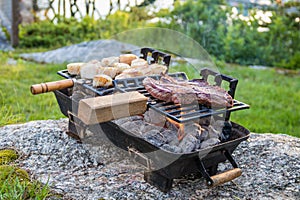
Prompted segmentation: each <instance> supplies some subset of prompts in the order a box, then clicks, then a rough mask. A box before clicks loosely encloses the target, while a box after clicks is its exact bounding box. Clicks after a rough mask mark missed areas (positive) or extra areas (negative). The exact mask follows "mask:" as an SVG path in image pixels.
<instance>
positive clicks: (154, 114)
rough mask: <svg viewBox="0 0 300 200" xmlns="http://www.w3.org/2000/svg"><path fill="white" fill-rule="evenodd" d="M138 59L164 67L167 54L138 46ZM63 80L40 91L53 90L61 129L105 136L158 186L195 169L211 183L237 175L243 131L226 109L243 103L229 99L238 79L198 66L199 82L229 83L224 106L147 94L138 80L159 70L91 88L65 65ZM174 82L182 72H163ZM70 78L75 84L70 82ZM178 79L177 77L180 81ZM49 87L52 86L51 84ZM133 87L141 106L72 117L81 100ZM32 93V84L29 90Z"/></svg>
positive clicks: (168, 184)
mask: <svg viewBox="0 0 300 200" xmlns="http://www.w3.org/2000/svg"><path fill="white" fill-rule="evenodd" d="M140 58H143V59H145V60H147V61H148V62H149V63H157V62H162V63H163V64H164V65H165V66H169V64H170V59H171V56H170V55H168V54H165V53H163V52H160V51H157V50H154V49H151V48H142V49H141V55H140ZM58 74H59V75H61V76H62V77H64V78H66V79H67V80H64V81H68V84H67V88H63V87H61V86H60V84H58V85H57V84H56V85H55V84H41V91H40V92H41V93H42V92H47V91H50V90H52V91H54V94H55V96H56V99H57V102H58V104H59V106H60V109H61V112H62V113H63V114H64V115H65V116H67V117H68V118H69V125H68V132H67V134H68V135H70V136H72V137H74V138H75V139H77V140H83V139H84V138H85V137H87V134H86V133H87V131H89V132H91V133H93V134H95V135H100V136H101V135H105V137H106V138H108V139H109V140H110V141H111V142H112V143H113V144H114V145H116V146H117V147H119V148H122V149H124V150H126V151H128V152H129V154H130V155H131V156H132V157H133V158H134V159H135V160H136V161H138V162H139V163H141V164H143V165H144V166H145V167H146V169H145V171H144V179H145V181H147V182H148V183H150V184H151V185H154V186H156V187H157V188H158V189H160V190H161V191H164V192H167V191H169V190H170V189H171V188H172V183H173V179H176V178H180V177H182V176H184V175H190V174H200V175H202V176H203V177H204V178H205V179H206V181H207V184H208V185H209V186H216V185H219V184H222V183H225V182H228V181H231V180H232V179H234V178H236V177H238V176H240V175H241V173H242V172H241V169H240V168H238V165H237V163H236V162H235V160H234V159H233V157H232V153H233V151H234V150H235V148H236V147H237V146H238V145H239V144H240V143H241V142H242V141H244V140H247V139H248V137H249V133H250V132H249V130H247V129H246V128H244V127H243V126H241V125H239V124H237V123H234V122H231V121H230V113H231V112H233V111H237V110H241V109H247V108H249V106H248V105H247V104H244V103H242V102H240V101H237V100H235V99H234V95H235V90H236V87H237V83H238V80H237V79H234V78H231V77H229V76H226V75H224V74H219V73H217V72H214V71H212V70H210V69H206V68H205V69H202V70H201V72H200V76H201V77H202V80H201V81H205V82H206V83H207V82H208V79H209V77H213V80H214V85H216V86H219V87H221V85H222V82H227V83H228V85H229V88H228V91H227V92H228V94H229V95H230V96H231V97H232V99H233V101H232V105H231V106H230V107H213V106H207V105H206V106H205V105H203V104H199V103H195V102H194V103H191V104H182V103H174V102H166V101H163V100H159V99H158V98H155V97H153V95H151V94H150V93H149V91H148V90H147V89H145V86H144V84H143V81H144V80H145V79H146V78H149V77H150V78H152V79H151V80H156V81H159V80H161V79H162V78H163V77H162V76H163V75H152V76H147V77H145V76H138V77H132V78H124V79H117V80H114V85H113V87H110V88H105V87H100V88H96V87H93V85H92V81H91V80H87V79H80V77H78V76H73V75H70V74H69V73H68V71H67V70H62V71H59V72H58ZM167 76H168V77H170V79H172V80H174V81H175V80H176V81H186V83H188V84H189V83H190V82H189V80H188V77H187V75H186V74H185V73H184V72H177V73H168V74H167ZM74 82H75V84H74ZM180 84H181V82H180ZM51 87H52V88H51ZM131 91H138V92H139V93H141V94H143V95H144V96H146V97H148V102H147V111H146V112H145V113H144V114H143V115H136V116H130V117H124V118H121V119H115V120H111V121H107V122H103V123H97V124H86V123H84V122H83V121H82V120H81V119H80V118H79V117H78V114H79V113H78V107H79V102H80V101H81V100H82V99H87V98H93V97H97V96H107V95H112V94H115V93H126V92H131ZM32 92H33V89H32ZM226 160H228V161H229V162H230V163H231V165H232V167H233V169H231V170H228V171H226V172H223V173H219V174H217V168H218V164H219V163H221V162H225V161H226Z"/></svg>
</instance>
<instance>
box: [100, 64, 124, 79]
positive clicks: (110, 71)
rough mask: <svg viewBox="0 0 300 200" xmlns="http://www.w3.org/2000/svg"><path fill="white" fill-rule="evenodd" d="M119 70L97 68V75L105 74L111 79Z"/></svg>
mask: <svg viewBox="0 0 300 200" xmlns="http://www.w3.org/2000/svg"><path fill="white" fill-rule="evenodd" d="M119 71H120V70H119V69H118V68H116V67H101V66H100V67H99V68H98V74H105V75H107V76H110V77H111V78H115V77H116V75H117V74H118V73H119Z"/></svg>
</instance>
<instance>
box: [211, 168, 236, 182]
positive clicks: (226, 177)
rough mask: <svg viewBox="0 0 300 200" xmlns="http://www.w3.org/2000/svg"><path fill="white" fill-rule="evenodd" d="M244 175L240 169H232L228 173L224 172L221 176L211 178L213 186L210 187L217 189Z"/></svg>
mask: <svg viewBox="0 0 300 200" xmlns="http://www.w3.org/2000/svg"><path fill="white" fill-rule="evenodd" d="M241 175H242V170H241V169H240V168H234V169H230V170H228V171H226V172H223V173H221V174H217V175H214V176H211V177H210V178H211V180H212V184H211V185H209V186H210V187H215V186H218V185H221V184H223V183H226V182H229V181H232V180H233V179H235V178H237V177H239V176H241Z"/></svg>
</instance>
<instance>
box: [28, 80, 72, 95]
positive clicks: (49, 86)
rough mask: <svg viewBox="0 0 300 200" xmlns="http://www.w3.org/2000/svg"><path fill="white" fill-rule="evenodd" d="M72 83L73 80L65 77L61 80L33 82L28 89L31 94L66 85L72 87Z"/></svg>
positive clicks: (49, 90)
mask: <svg viewBox="0 0 300 200" xmlns="http://www.w3.org/2000/svg"><path fill="white" fill-rule="evenodd" d="M73 85H74V81H73V80H72V79H66V80H61V81H53V82H47V83H40V84H35V85H32V86H31V87H30V91H31V93H32V94H42V93H46V92H51V91H54V90H61V89H65V88H68V87H72V86H73Z"/></svg>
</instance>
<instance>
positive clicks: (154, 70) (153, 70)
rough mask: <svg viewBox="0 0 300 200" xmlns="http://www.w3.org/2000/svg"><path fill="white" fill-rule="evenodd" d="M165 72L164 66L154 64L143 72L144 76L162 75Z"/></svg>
mask: <svg viewBox="0 0 300 200" xmlns="http://www.w3.org/2000/svg"><path fill="white" fill-rule="evenodd" d="M167 70H168V68H167V67H166V66H165V65H161V64H156V63H154V64H151V65H149V66H148V68H147V70H146V71H145V75H154V74H161V73H163V74H164V73H166V72H167Z"/></svg>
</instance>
